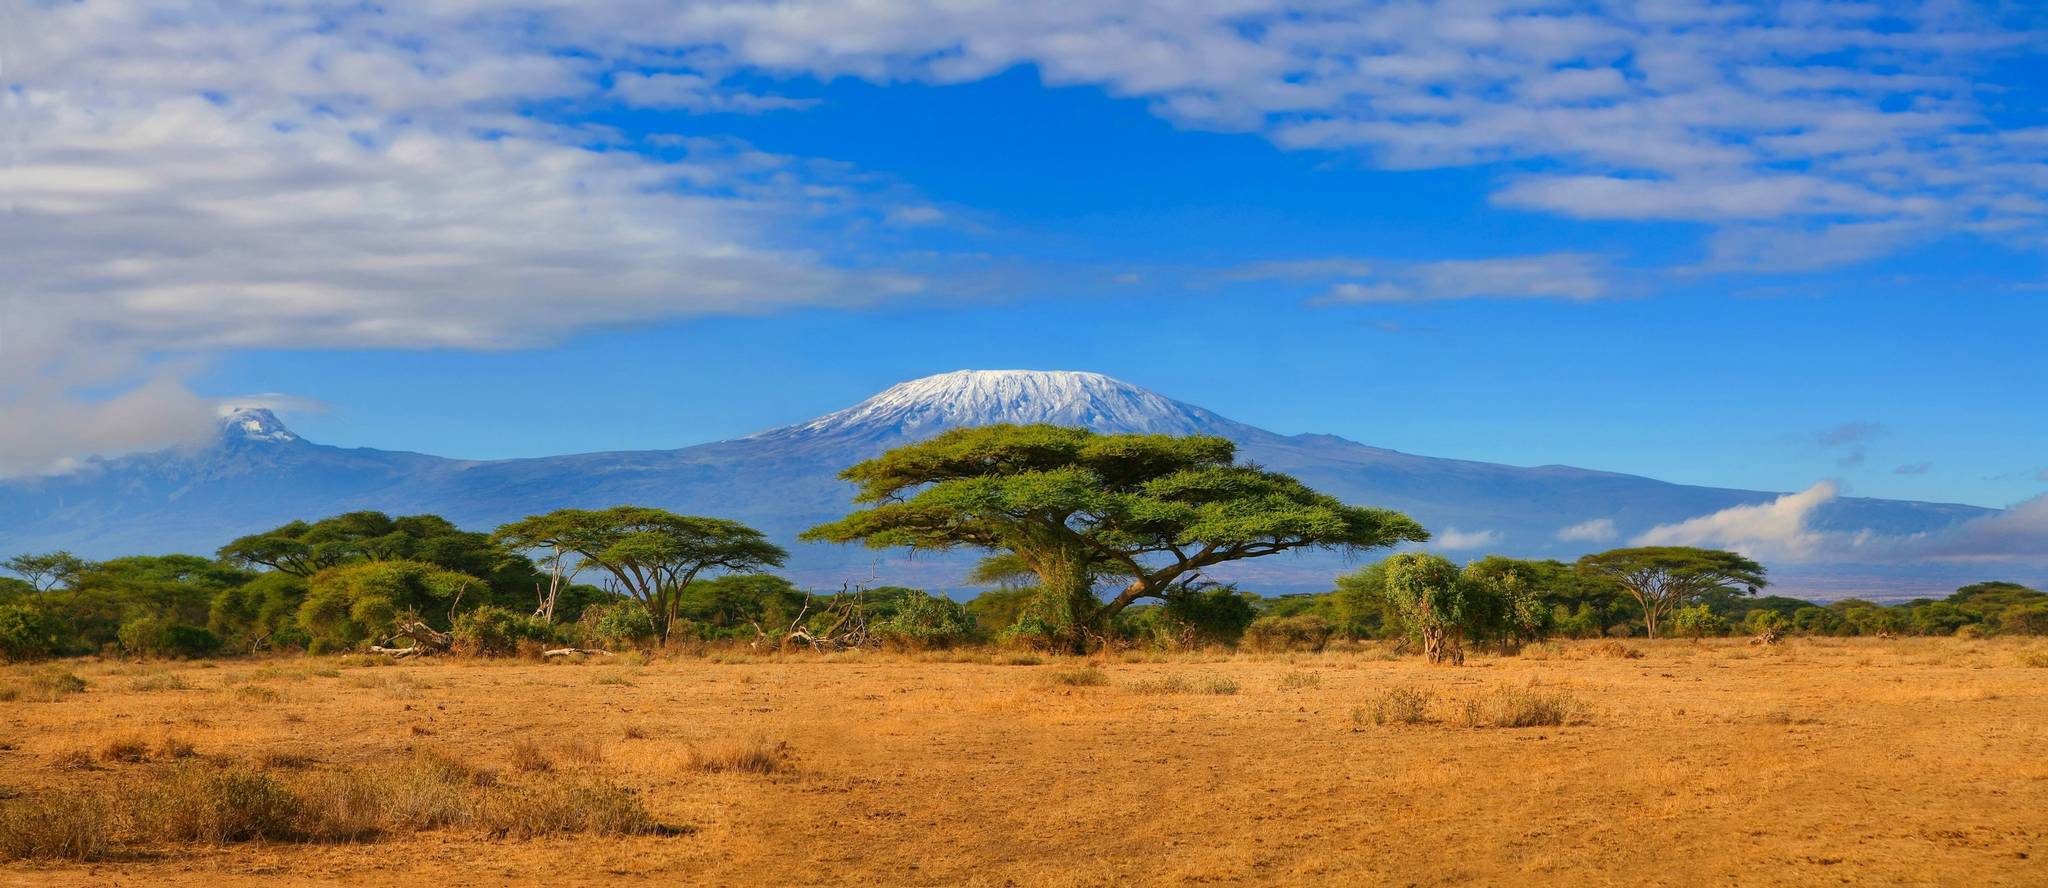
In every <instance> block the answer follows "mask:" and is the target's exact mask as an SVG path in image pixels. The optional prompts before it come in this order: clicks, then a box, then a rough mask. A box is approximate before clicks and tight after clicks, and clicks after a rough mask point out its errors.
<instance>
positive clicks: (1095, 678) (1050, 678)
mask: <svg viewBox="0 0 2048 888" xmlns="http://www.w3.org/2000/svg"><path fill="white" fill-rule="evenodd" d="M1044 680H1045V683H1046V684H1049V685H1059V686H1064V687H1072V688H1092V687H1100V686H1102V685H1106V684H1109V673H1107V672H1104V671H1102V670H1100V669H1097V668H1095V667H1093V666H1081V667H1077V668H1073V669H1054V670H1053V671H1051V672H1048V673H1046V674H1045V679H1044Z"/></svg>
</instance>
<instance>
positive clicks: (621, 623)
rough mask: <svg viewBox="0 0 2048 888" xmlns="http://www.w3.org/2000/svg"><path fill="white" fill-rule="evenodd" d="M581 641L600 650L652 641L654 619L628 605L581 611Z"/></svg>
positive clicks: (616, 604) (628, 603)
mask: <svg viewBox="0 0 2048 888" xmlns="http://www.w3.org/2000/svg"><path fill="white" fill-rule="evenodd" d="M580 625H581V626H582V627H583V637H584V638H586V639H588V640H589V641H591V642H593V643H595V644H598V645H602V646H604V647H632V646H637V645H641V644H644V643H647V642H650V641H652V640H653V639H654V615H653V614H650V613H648V612H647V609H646V608H644V607H641V606H640V605H639V604H637V603H634V602H631V601H621V602H616V603H613V604H604V605H596V606H593V607H588V608H585V609H584V611H583V617H582V619H581V621H580Z"/></svg>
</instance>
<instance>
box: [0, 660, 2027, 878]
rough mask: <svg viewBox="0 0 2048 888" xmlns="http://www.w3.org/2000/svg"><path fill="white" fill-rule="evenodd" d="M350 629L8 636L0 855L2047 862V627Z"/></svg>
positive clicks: (2002, 870)
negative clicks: (692, 649)
mask: <svg viewBox="0 0 2048 888" xmlns="http://www.w3.org/2000/svg"><path fill="white" fill-rule="evenodd" d="M375 662H376V661H371V660H365V659H359V658H358V659H350V658H305V659H279V660H274V661H222V662H219V663H163V664H135V663H121V662H100V661H71V662H67V663H62V664H57V665H56V666H55V667H54V668H53V667H48V666H45V667H26V666H16V667H9V668H8V669H7V670H5V671H4V672H0V701H4V702H0V797H5V798H6V801H4V802H0V805H5V806H9V807H8V808H7V810H9V811H11V812H12V813H10V814H9V815H8V819H5V820H4V821H0V833H4V832H6V831H8V830H14V831H16V832H17V835H15V836H13V837H12V842H13V844H12V847H17V848H19V847H23V846H22V844H21V840H22V838H23V837H22V836H21V835H19V834H18V833H20V832H22V831H25V830H32V829H71V830H73V831H74V832H78V831H82V832H85V833H90V834H92V836H89V838H92V837H96V838H94V839H93V841H96V842H98V844H94V845H92V847H90V848H87V849H85V852H84V853H85V854H86V856H88V857H90V858H91V859H84V860H76V859H62V858H59V859H51V858H50V857H49V856H47V855H44V856H39V857H36V858H34V859H27V860H15V861H12V862H7V863H0V885H30V884H33V885H114V884H119V885H145V884H148V885H207V886H232V885H244V884H250V885H254V884H265V885H269V884H287V883H289V884H348V885H355V884H377V885H386V884H392V883H397V882H404V883H408V884H427V885H435V884H443V885H470V884H499V883H502V884H540V883H543V882H545V883H546V884H549V885H555V886H561V885H599V884H603V885H622V884H623V885H631V884H653V883H660V884H667V885H674V884H686V885H690V884H707V885H789V884H809V885H843V884H877V885H990V886H994V885H1131V884H1176V885H1178V884H1256V885H1266V884H1347V885H1373V884H1401V885H1464V884H1518V885H1520V884H1571V885H1646V884H1651V885H1654V884H1668V885H1700V884H1823V883H1825V884H1857V885H1869V884H1913V885H1923V884H1924V885H2001V884H2002V885H2043V884H2048V645H2043V644H2041V643H2040V642H2025V641H2017V640H1998V639H1992V640H1957V639H1906V640H1897V641H1880V640H1866V639H1825V638H1812V639H1792V640H1789V641H1787V642H1786V643H1785V644H1782V645H1779V646H1777V647H1768V648H1760V647H1752V646H1749V645H1746V644H1743V643H1741V642H1739V641H1708V642H1704V643H1695V642H1689V641H1659V642H1654V643H1646V642H1641V641H1635V642H1629V643H1627V645H1626V646H1625V647H1624V646H1623V645H1619V644H1617V643H1614V642H1566V643H1562V644H1549V645H1541V646H1537V647H1535V648H1531V649H1530V650H1528V651H1525V652H1524V653H1523V655H1522V656H1518V657H1499V658H1496V657H1475V658H1474V659H1473V660H1472V661H1471V662H1469V663H1468V664H1467V665H1466V666H1465V667H1463V668H1445V667H1436V668H1432V667H1428V666H1425V665H1423V664H1422V663H1420V662H1419V661H1417V660H1415V659H1412V658H1397V657H1394V656H1393V655H1391V654H1390V653H1388V652H1386V651H1384V650H1380V649H1377V648H1368V649H1365V650H1362V651H1348V652H1342V653H1334V652H1333V653H1323V654H1296V655H1285V654H1276V655H1248V654H1239V655H1220V654H1217V655H1208V654H1186V655H1129V656H1123V657H1110V658H1086V659H1084V658H1071V659H1069V658H1043V659H1042V658H1038V657H1033V656H1022V655H1012V654H1004V653H994V654H986V653H977V654H965V655H960V654H946V655H940V654H931V655H891V654H851V655H830V656H816V655H787V656H761V657H754V656H747V655H742V654H725V655H712V656H691V657H678V658H674V659H657V660H653V661H651V662H650V661H645V660H641V659H639V658H636V657H627V658H615V659H613V660H612V661H610V662H607V661H605V660H602V659H600V660H593V661H590V662H587V663H578V664H541V663H531V662H524V661H464V660H448V661H443V662H420V663H409V664H403V665H374V664H375ZM65 672H68V673H70V674H74V675H76V676H77V677H78V678H81V679H83V681H84V688H83V689H78V688H77V687H76V686H75V685H74V684H72V683H70V682H67V681H65V680H64V679H63V673H65ZM266 778H268V779H266ZM236 781H241V782H239V783H237V782H236ZM223 786H226V787H229V789H222V788H221V787H223ZM236 787H239V788H238V789H237V788H236ZM264 787H270V788H272V789H276V788H282V789H283V791H285V792H288V793H291V794H293V795H292V798H294V799H297V800H298V802H299V803H300V804H302V805H303V806H305V810H299V809H294V810H295V811H298V813H297V814H294V815H293V816H294V817H297V818H298V819H297V820H292V821H290V823H291V824H294V825H292V826H290V827H289V828H284V830H283V832H273V833H264V832H263V831H262V830H261V829H256V830H255V831H254V833H251V832H250V831H249V830H247V829H243V830H242V832H240V833H237V832H236V831H235V830H236V829H240V828H241V827H236V826H234V825H233V824H228V825H223V824H224V823H226V821H223V820H221V816H225V815H221V816H215V817H214V818H213V819H210V820H209V819H206V818H198V817H196V816H195V815H193V814H192V813H191V812H192V811H193V810H194V806H198V807H200V808H204V807H205V805H206V804H208V799H207V797H206V794H207V793H216V794H218V793H228V792H230V791H231V790H232V791H233V792H240V793H242V795H236V796H233V798H234V799H236V807H235V808H234V810H236V811H240V810H241V809H242V808H243V807H247V806H248V804H253V803H248V802H247V797H248V794H249V793H252V792H256V794H257V796H260V797H261V798H262V799H270V798H271V796H267V795H263V794H262V793H261V792H257V790H263V788H264ZM263 791H264V792H267V791H268V790H263ZM59 808H61V811H60V813H62V812H77V811H85V812H87V813H86V814H83V815H77V816H73V815H72V814H63V816H58V815H57V814H52V813H51V811H52V810H55V809H59ZM315 808H317V809H318V810H317V812H315V811H313V809H315ZM401 808H402V809H403V810H400V809H401ZM208 810H212V809H208ZM221 810H223V811H225V810H227V809H225V808H223V809H221ZM37 812H41V813H40V814H38V813H37ZM309 812H311V813H309ZM316 813H317V815H318V816H317V817H315V814H316ZM237 816H239V815H237ZM38 817H41V818H42V819H37V818H38ZM51 817H56V818H57V820H63V821H64V823H62V824H56V825H54V826H53V825H52V824H53V822H54V821H52V820H51V819H50V818H51ZM67 817H68V818H70V819H68V820H66V819H65V818H67ZM81 817H82V818H84V819H85V820H87V821H89V822H86V823H84V824H83V825H80V824H78V823H75V822H73V821H76V820H79V819H80V818H81ZM316 821H317V823H315V822H316ZM235 822H236V823H239V822H240V821H235ZM281 822H282V821H281ZM65 824H69V825H68V826H66V825H65ZM307 824H314V825H307ZM251 834H257V835H269V836H271V837H270V838H257V839H254V840H247V838H248V835H251ZM9 842H10V837H9V836H7V835H0V847H6V846H9ZM89 844H90V843H89ZM17 853H19V852H17Z"/></svg>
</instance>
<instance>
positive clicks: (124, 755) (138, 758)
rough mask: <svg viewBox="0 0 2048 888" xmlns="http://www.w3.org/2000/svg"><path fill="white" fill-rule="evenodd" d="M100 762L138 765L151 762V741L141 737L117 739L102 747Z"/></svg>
mask: <svg viewBox="0 0 2048 888" xmlns="http://www.w3.org/2000/svg"><path fill="white" fill-rule="evenodd" d="M100 761H103V762H122V763H126V764H131V765H132V764H138V763H141V762H146V761H149V741H147V740H144V739H142V738H141V737H133V736H129V737H116V738H114V739H112V740H109V741H107V745H105V746H102V747H100Z"/></svg>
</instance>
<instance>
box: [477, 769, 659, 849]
mask: <svg viewBox="0 0 2048 888" xmlns="http://www.w3.org/2000/svg"><path fill="white" fill-rule="evenodd" d="M481 819H482V821H483V824H484V827H485V828H486V829H488V830H489V831H490V832H491V834H493V835H496V836H501V837H507V838H515V839H530V838H535V837H539V836H546V835H553V834H556V833H587V834H591V835H600V836H630V835H647V834H651V833H657V832H662V831H663V830H662V828H661V826H660V825H659V824H656V823H655V822H654V818H653V817H652V816H650V815H649V814H648V813H647V809H646V807H644V806H642V805H641V803H640V799H639V798H638V797H637V796H635V795H634V794H633V793H632V791H631V790H628V789H625V788H623V787H620V786H616V785H614V784H611V783H604V782H581V781H576V782H559V783H544V784H540V785H537V786H530V787H514V788H510V789H507V790H504V791H501V792H497V793H492V794H490V795H489V796H486V797H485V800H484V804H483V806H482V811H481Z"/></svg>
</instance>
